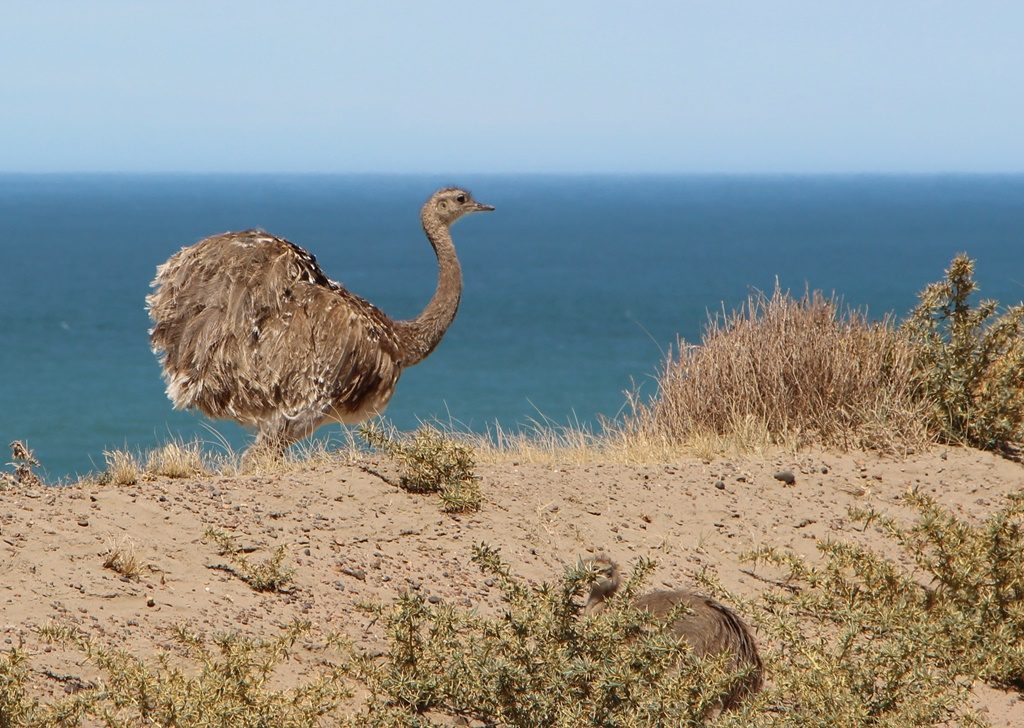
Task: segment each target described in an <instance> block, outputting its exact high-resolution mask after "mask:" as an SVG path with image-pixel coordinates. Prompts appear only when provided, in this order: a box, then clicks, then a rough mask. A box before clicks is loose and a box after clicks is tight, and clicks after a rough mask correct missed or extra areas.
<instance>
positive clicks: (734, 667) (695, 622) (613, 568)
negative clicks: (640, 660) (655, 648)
mask: <svg viewBox="0 0 1024 728" xmlns="http://www.w3.org/2000/svg"><path fill="white" fill-rule="evenodd" d="M590 563H591V564H592V566H593V568H594V570H595V572H596V573H597V578H596V579H595V581H594V583H593V585H592V586H591V590H590V596H589V598H588V600H587V603H586V605H585V606H584V613H587V614H597V613H599V612H601V611H602V610H604V609H605V607H606V605H605V602H606V600H607V599H609V598H610V597H611V596H612V595H614V594H615V592H617V591H618V589H619V586H620V585H621V583H622V575H621V573H620V571H619V567H618V565H617V564H616V563H615V562H614V561H612V560H611V559H610V558H608V557H607V556H605V555H604V554H600V555H598V556H596V557H595V558H594V559H592V560H591V562H590ZM680 604H683V605H685V606H686V608H687V613H686V614H683V615H681V616H679V617H677V618H676V619H675V620H674V621H673V622H672V624H671V629H672V632H673V633H674V634H675V635H676V636H677V637H679V638H681V639H684V640H686V642H687V643H688V644H689V645H690V647H691V649H693V651H694V653H695V654H696V655H698V656H700V657H709V656H718V655H722V654H726V655H729V658H728V662H727V667H728V669H729V670H730V671H731V672H734V673H740V672H743V674H744V676H743V678H741V679H740V680H739V681H738V682H737V683H736V684H735V685H734V686H733V689H732V690H731V691H730V692H729V694H727V695H726V696H725V697H724V698H723V700H722V709H723V710H731V709H733V708H736V707H737V706H738V705H739V704H740V703H742V702H743V700H744V699H746V698H747V697H749V696H751V695H753V694H754V693H756V692H758V691H759V690H760V689H761V687H762V685H763V684H764V667H763V665H762V663H761V656H760V655H759V654H758V651H757V643H756V642H755V641H754V636H753V634H751V631H750V628H749V627H748V626H747V625H746V624H745V623H744V622H743V620H742V619H740V618H739V617H738V616H737V615H736V613H735V612H733V611H732V610H731V609H729V608H728V607H726V606H725V605H724V604H721V603H720V602H717V601H715V600H714V599H712V598H710V597H707V596H704V595H702V594H698V593H696V592H692V591H689V590H687V589H677V590H673V591H653V592H650V593H648V594H643V595H641V596H639V597H636V599H635V600H634V602H633V605H634V606H635V607H637V608H638V609H644V610H647V611H649V612H651V614H653V615H655V616H656V617H662V618H667V617H668V616H669V614H670V613H671V612H672V611H673V610H674V609H676V607H677V606H678V605H680Z"/></svg>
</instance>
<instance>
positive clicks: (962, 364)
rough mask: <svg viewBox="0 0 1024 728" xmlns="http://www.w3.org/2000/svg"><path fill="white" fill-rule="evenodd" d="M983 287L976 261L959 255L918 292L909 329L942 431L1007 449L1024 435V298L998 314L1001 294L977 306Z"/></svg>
mask: <svg viewBox="0 0 1024 728" xmlns="http://www.w3.org/2000/svg"><path fill="white" fill-rule="evenodd" d="M977 289H978V286H977V284H976V283H975V281H974V261H973V260H971V259H970V258H969V257H967V256H966V255H964V254H960V255H958V256H956V257H955V258H954V259H953V262H952V263H951V264H950V266H949V269H948V270H947V271H946V279H945V280H944V281H940V282H938V283H932V284H930V285H929V286H927V287H926V288H925V289H924V290H923V291H922V292H921V293H920V294H919V298H920V303H919V304H918V305H917V307H916V308H915V309H914V310H913V311H912V312H911V314H910V317H909V318H908V319H907V321H906V322H905V323H904V324H903V331H904V332H905V333H906V335H907V336H908V337H909V339H910V341H911V343H912V345H913V347H914V371H915V378H916V380H917V381H918V382H919V383H920V386H921V388H922V394H923V396H924V399H925V401H926V402H927V403H928V405H929V410H930V415H931V419H932V423H933V426H934V428H935V429H936V430H937V431H938V432H939V433H940V435H941V437H942V438H943V439H944V440H946V441H947V442H953V443H966V444H969V445H973V446H975V447H979V448H982V449H986V450H997V449H1005V448H1007V447H1009V446H1012V445H1014V444H1015V443H1018V442H1020V441H1021V440H1024V305H1016V306H1012V307H1010V308H1008V309H1006V310H1005V311H1004V312H1003V313H1002V314H999V315H997V312H998V309H999V303H998V302H997V301H993V300H988V299H986V300H982V301H980V302H978V304H977V306H973V307H972V306H971V302H970V299H971V296H972V295H973V294H974V293H975V292H976V291H977Z"/></svg>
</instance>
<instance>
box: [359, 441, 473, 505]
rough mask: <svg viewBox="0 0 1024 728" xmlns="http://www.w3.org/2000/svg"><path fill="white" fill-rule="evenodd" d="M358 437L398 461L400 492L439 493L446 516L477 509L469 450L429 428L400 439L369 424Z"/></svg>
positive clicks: (471, 452)
mask: <svg viewBox="0 0 1024 728" xmlns="http://www.w3.org/2000/svg"><path fill="white" fill-rule="evenodd" d="M359 435H360V436H361V437H362V438H363V439H364V440H366V442H367V443H369V445H370V446H371V447H374V448H376V449H378V450H380V451H382V452H384V453H385V454H386V455H388V456H389V457H391V458H394V459H395V460H397V461H398V463H399V467H400V473H399V477H398V485H399V487H401V488H402V489H404V490H407V491H409V492H410V493H439V494H440V496H441V500H442V502H443V503H444V509H445V510H446V511H447V512H449V513H463V512H467V511H477V510H480V503H481V500H482V496H481V493H480V483H479V478H477V477H476V475H475V474H474V469H475V467H476V460H475V458H474V456H473V449H472V448H471V447H469V446H467V445H463V444H462V443H459V442H456V441H455V440H454V439H453V438H451V437H449V436H447V435H445V434H444V433H442V432H440V431H439V430H437V429H436V428H434V427H430V426H429V425H423V426H421V427H420V428H419V429H418V430H416V431H415V432H414V433H412V435H407V436H404V437H402V436H399V435H397V434H396V433H395V432H394V431H385V430H383V429H382V428H381V427H380V426H379V425H376V424H370V425H363V426H362V427H360V428H359Z"/></svg>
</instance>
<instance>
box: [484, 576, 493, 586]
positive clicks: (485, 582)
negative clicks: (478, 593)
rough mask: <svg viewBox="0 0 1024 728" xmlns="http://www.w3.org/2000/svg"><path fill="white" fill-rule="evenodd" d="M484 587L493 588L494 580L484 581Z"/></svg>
mask: <svg viewBox="0 0 1024 728" xmlns="http://www.w3.org/2000/svg"><path fill="white" fill-rule="evenodd" d="M484 585H485V586H494V579H491V578H487V579H484Z"/></svg>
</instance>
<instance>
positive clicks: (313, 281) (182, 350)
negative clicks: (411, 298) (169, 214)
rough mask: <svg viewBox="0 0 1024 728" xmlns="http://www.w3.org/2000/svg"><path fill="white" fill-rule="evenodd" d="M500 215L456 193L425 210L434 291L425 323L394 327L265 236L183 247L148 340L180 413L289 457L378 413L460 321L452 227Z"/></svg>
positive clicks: (155, 297) (158, 292)
mask: <svg viewBox="0 0 1024 728" xmlns="http://www.w3.org/2000/svg"><path fill="white" fill-rule="evenodd" d="M490 209H493V208H491V207H489V206H487V205H481V204H480V203H477V202H475V201H473V198H472V196H471V195H470V194H469V193H468V192H466V191H464V190H460V189H457V188H445V189H443V190H439V191H438V192H436V193H435V194H434V195H433V196H432V197H431V198H430V199H429V200H428V201H427V203H426V204H425V205H424V206H423V210H422V213H421V220H422V223H423V229H424V231H425V232H426V234H427V237H428V239H429V240H430V243H431V245H432V246H433V248H434V250H435V252H436V254H437V260H438V267H439V280H438V287H437V290H436V292H435V293H434V296H433V298H432V299H431V301H430V303H429V304H428V305H427V307H426V308H425V309H424V310H423V312H422V313H421V314H420V315H419V316H417V317H416V318H415V319H411V320H409V321H392V320H391V319H390V318H389V317H388V316H387V315H385V314H384V313H383V312H382V311H380V310H379V309H378V308H376V307H375V306H373V305H372V304H371V303H369V302H367V301H365V300H364V299H362V298H360V297H359V296H356V295H355V294H352V293H350V292H348V291H346V290H345V289H344V288H342V287H341V286H340V285H339V284H337V283H335V282H334V281H332V280H330V279H329V278H328V277H327V276H326V275H325V274H324V272H323V271H322V270H321V269H320V267H319V265H317V262H316V258H314V257H313V256H312V255H311V254H310V253H308V252H306V251H305V250H303V249H302V248H300V247H298V246H297V245H294V244H293V243H290V242H288V241H287V240H283V239H281V238H277V237H274V236H273V235H270V234H268V233H265V232H263V231H260V230H246V231H244V232H237V233H225V234H223V235H215V236H213V237H210V238H206V239H205V240H201V241H200V242H198V243H196V244H195V245H192V246H189V247H187V248H183V249H182V250H181V251H179V252H178V253H176V254H175V255H174V256H172V257H171V258H170V259H169V260H168V261H167V262H166V263H164V264H163V265H161V266H160V267H158V268H157V276H156V279H155V280H154V281H153V283H152V286H153V288H154V291H153V293H151V294H150V295H149V296H148V297H147V298H146V303H147V306H148V309H149V314H150V317H151V318H152V319H153V324H154V325H153V328H152V329H151V331H150V341H151V343H152V346H153V350H154V352H156V354H157V355H158V357H159V358H160V360H161V363H162V364H163V368H164V378H165V380H166V381H167V395H168V397H170V399H171V401H172V402H173V403H174V406H175V407H176V408H178V409H189V408H195V409H198V410H200V411H202V412H203V413H204V414H206V415H208V416H210V417H213V418H218V419H232V420H235V421H237V422H239V423H241V424H243V425H246V426H249V427H254V428H256V429H257V431H258V433H259V439H258V441H257V444H258V445H270V446H273V447H275V448H283V447H286V446H287V445H289V444H291V443H293V442H295V441H296V440H299V439H301V438H303V437H305V436H307V435H309V434H310V433H312V432H313V431H314V430H315V429H316V428H317V427H319V426H320V425H321V424H324V423H325V422H329V421H342V422H356V421H359V420H362V419H365V418H367V417H370V416H373V415H375V414H377V413H379V412H381V411H382V410H383V409H384V407H385V405H386V404H387V402H388V400H389V399H390V398H391V395H392V394H393V393H394V389H395V384H396V383H397V381H398V377H399V375H400V374H401V371H402V369H403V368H404V367H407V366H411V365H413V364H415V363H417V362H419V361H421V360H422V359H423V358H424V357H426V356H427V355H428V354H429V353H430V352H431V351H433V349H434V348H435V347H436V346H437V344H438V343H439V342H440V340H441V337H442V336H443V335H444V332H445V330H447V328H448V326H449V325H450V324H451V322H452V320H453V319H454V317H455V313H456V311H457V310H458V306H459V299H460V296H461V291H462V274H461V270H460V268H459V262H458V259H457V258H456V255H455V248H454V246H453V245H452V241H451V236H450V234H449V232H448V228H449V227H450V225H451V224H452V223H454V222H455V221H456V220H458V219H459V218H460V217H461V216H462V215H464V214H466V213H469V212H474V211H478V210H490Z"/></svg>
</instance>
